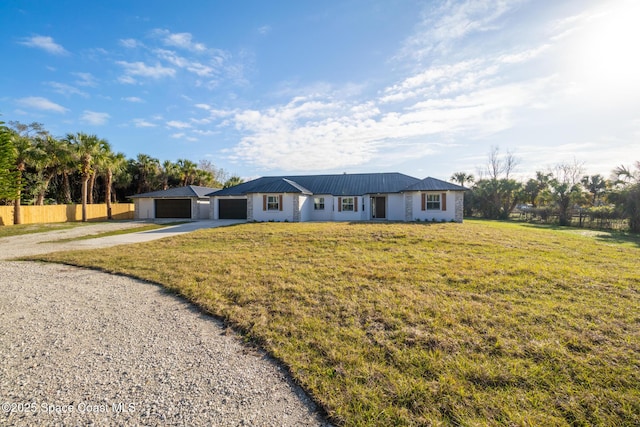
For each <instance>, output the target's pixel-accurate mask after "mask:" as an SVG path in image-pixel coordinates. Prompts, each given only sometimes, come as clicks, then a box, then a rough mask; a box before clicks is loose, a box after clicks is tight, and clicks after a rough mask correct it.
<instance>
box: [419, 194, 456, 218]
mask: <svg viewBox="0 0 640 427" xmlns="http://www.w3.org/2000/svg"><path fill="white" fill-rule="evenodd" d="M423 193H425V194H440V195H441V196H440V206H441V208H440V209H438V210H436V209H433V210H431V209H429V210H424V211H423V210H422V194H423ZM442 193H446V194H447V210H446V211H443V210H442ZM456 193H458V192H455V191H424V192H414V193H412V194H413V218H412V219H411V221H415V220H416V219H419V220H420V221H434V220H435V221H442V220H444V221H452V220H454V219H455V210H456Z"/></svg>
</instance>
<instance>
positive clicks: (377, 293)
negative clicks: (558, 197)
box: [38, 221, 640, 426]
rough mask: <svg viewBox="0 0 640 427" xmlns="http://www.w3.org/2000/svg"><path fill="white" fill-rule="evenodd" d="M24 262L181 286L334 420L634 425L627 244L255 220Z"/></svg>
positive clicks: (635, 301)
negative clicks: (124, 247)
mask: <svg viewBox="0 0 640 427" xmlns="http://www.w3.org/2000/svg"><path fill="white" fill-rule="evenodd" d="M38 259H44V260H48V261H56V262H66V263H71V264H75V265H82V266H90V267H96V268H100V269H103V270H106V271H111V272H118V273H124V274H128V275H132V276H135V277H139V278H142V279H145V280H151V281H154V282H158V283H161V284H163V285H164V286H166V287H168V288H170V289H173V290H175V291H176V292H179V293H181V294H182V295H184V296H185V297H186V298H188V299H190V300H192V301H194V302H195V303H196V304H198V305H200V306H201V307H204V308H205V309H206V310H208V311H209V312H211V313H213V314H215V315H218V316H220V317H222V318H224V319H225V320H226V321H227V322H229V323H230V324H231V325H233V326H234V327H236V328H237V329H238V330H240V331H242V332H243V333H244V334H245V335H246V336H247V338H248V339H251V340H253V341H254V342H256V343H258V344H259V345H261V346H263V347H264V348H265V349H267V350H268V351H269V352H270V353H271V354H273V355H274V356H276V357H277V358H279V359H280V360H282V361H283V362H284V363H285V364H286V365H287V366H288V367H289V369H290V371H291V373H292V375H293V376H294V378H295V379H296V380H297V381H299V382H300V384H302V385H303V387H304V388H305V389H306V390H307V391H308V392H309V393H310V394H311V395H312V396H313V397H314V398H315V399H316V400H317V401H318V402H319V403H320V404H322V406H323V407H324V408H325V409H326V410H327V412H328V413H329V415H330V416H331V417H332V418H333V420H334V421H336V422H337V423H340V424H344V425H385V426H386V425H548V426H553V425H638V424H640V278H639V276H638V271H639V268H638V267H639V262H638V259H640V249H638V248H636V247H629V246H625V245H611V244H605V243H603V242H601V241H599V240H597V239H594V238H591V237H585V236H579V235H572V234H569V233H563V232H560V231H556V230H548V229H547V230H541V229H534V228H528V227H525V226H522V225H513V224H503V223H493V222H484V221H472V222H465V223H464V224H428V225H426V224H379V223H378V224H367V223H357V224H346V223H314V224H277V223H268V224H243V225H238V226H234V227H228V228H218V229H212V230H202V231H198V232H194V233H192V234H189V235H185V236H179V237H175V238H168V239H163V240H161V241H157V242H153V243H149V244H139V245H135V246H132V247H130V250H128V251H117V252H114V251H110V250H95V251H89V252H78V251H75V252H68V253H56V254H51V255H46V256H39V257H38ZM150 260H151V261H150Z"/></svg>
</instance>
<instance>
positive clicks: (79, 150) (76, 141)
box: [66, 132, 101, 222]
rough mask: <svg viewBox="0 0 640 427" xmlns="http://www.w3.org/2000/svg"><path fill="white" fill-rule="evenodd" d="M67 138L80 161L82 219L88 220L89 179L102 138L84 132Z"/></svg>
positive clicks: (69, 135) (68, 135)
mask: <svg viewBox="0 0 640 427" xmlns="http://www.w3.org/2000/svg"><path fill="white" fill-rule="evenodd" d="M66 139H67V141H68V142H69V144H71V146H72V147H73V150H74V152H75V153H76V156H77V159H78V161H79V168H80V175H81V176H82V221H83V222H86V221H87V199H88V197H87V194H88V187H89V179H90V178H91V174H92V173H93V172H94V171H93V162H94V157H95V156H96V154H97V153H98V152H99V150H100V148H101V140H100V139H99V138H98V137H97V136H96V135H88V134H86V133H83V132H77V133H75V134H67V137H66Z"/></svg>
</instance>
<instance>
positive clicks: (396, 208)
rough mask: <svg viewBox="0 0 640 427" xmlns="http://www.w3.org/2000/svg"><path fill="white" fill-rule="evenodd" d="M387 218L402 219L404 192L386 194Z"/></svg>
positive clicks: (390, 219) (391, 219)
mask: <svg viewBox="0 0 640 427" xmlns="http://www.w3.org/2000/svg"><path fill="white" fill-rule="evenodd" d="M386 196H387V219H388V220H389V221H404V216H405V215H404V214H405V212H404V207H405V206H404V194H387V195H386Z"/></svg>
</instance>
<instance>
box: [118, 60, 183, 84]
mask: <svg viewBox="0 0 640 427" xmlns="http://www.w3.org/2000/svg"><path fill="white" fill-rule="evenodd" d="M117 64H118V65H121V66H122V67H124V69H125V74H124V75H123V76H121V77H120V79H119V80H120V81H121V82H122V83H135V82H136V79H135V78H134V76H139V77H148V78H152V79H161V78H163V77H173V76H175V74H176V70H174V69H173V68H167V67H163V66H162V65H160V64H156V65H154V66H149V65H147V64H145V63H144V62H139V61H138V62H126V61H117Z"/></svg>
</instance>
